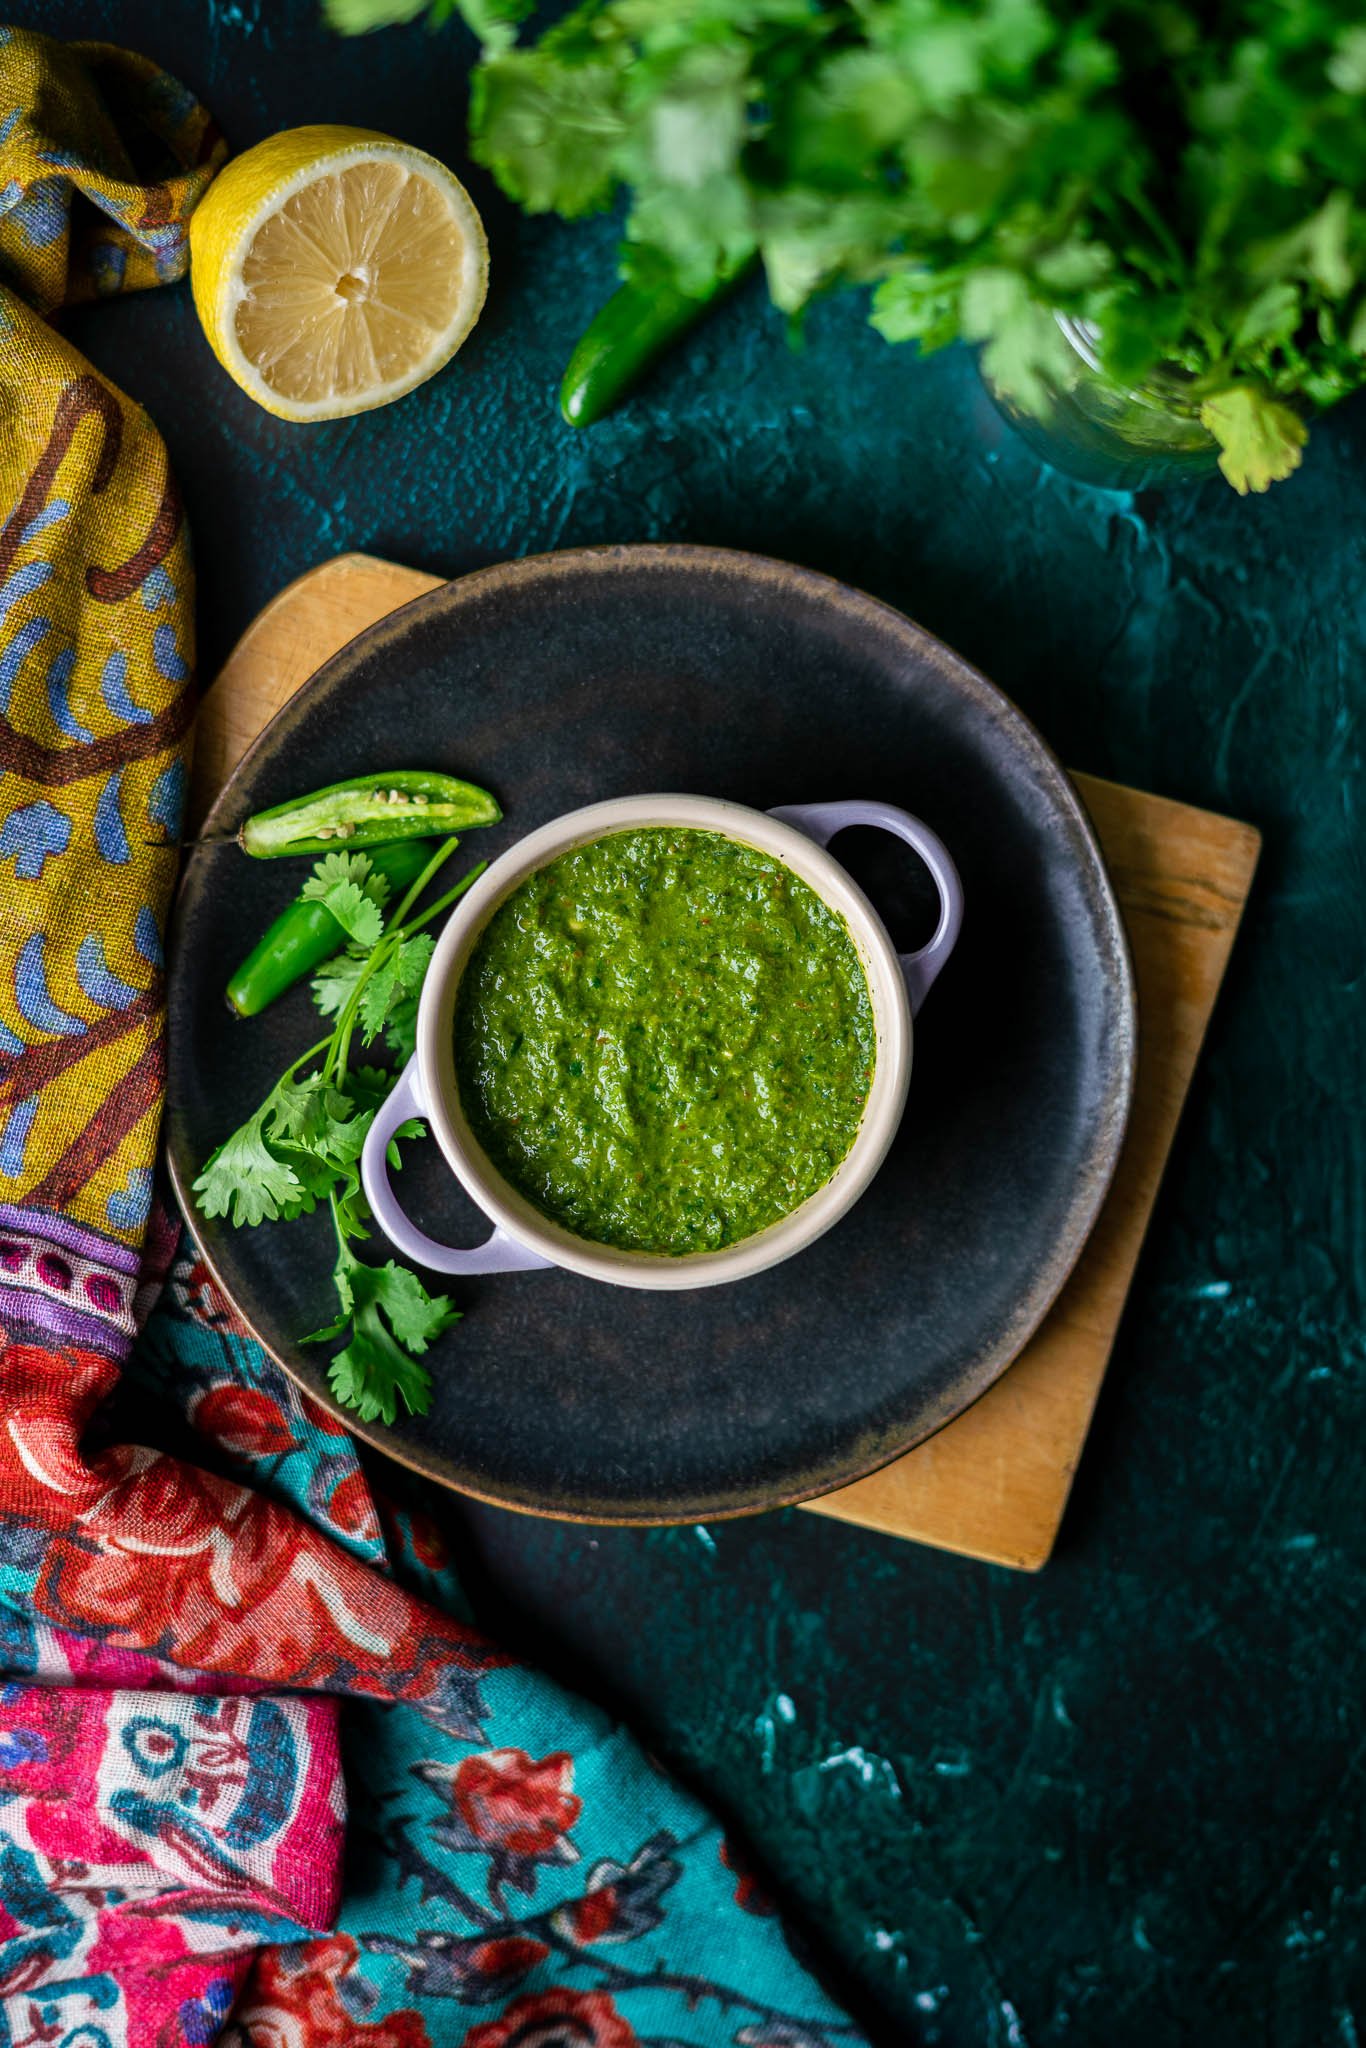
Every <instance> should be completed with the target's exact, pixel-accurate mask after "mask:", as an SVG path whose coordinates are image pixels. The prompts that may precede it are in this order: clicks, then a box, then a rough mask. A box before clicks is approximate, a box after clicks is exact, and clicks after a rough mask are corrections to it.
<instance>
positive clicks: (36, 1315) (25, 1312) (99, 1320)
mask: <svg viewBox="0 0 1366 2048" xmlns="http://www.w3.org/2000/svg"><path fill="white" fill-rule="evenodd" d="M0 1317H3V1318H4V1319H5V1322H6V1324H7V1326H8V1334H9V1336H10V1338H11V1339H13V1338H14V1337H15V1336H18V1335H21V1329H20V1327H19V1326H22V1329H24V1330H29V1331H32V1332H33V1334H34V1335H35V1336H36V1337H52V1336H56V1337H60V1338H61V1340H62V1342H63V1343H64V1344H88V1345H89V1346H90V1348H91V1350H92V1351H103V1352H105V1353H106V1354H107V1356H108V1357H110V1358H124V1357H126V1356H127V1354H128V1352H129V1350H130V1349H131V1347H132V1342H133V1340H132V1338H131V1336H129V1335H128V1333H127V1332H126V1331H124V1330H120V1329H117V1328H116V1327H115V1326H114V1324H112V1323H110V1322H107V1321H106V1320H105V1318H104V1317H103V1316H88V1315H86V1314H85V1312H84V1311H83V1310H82V1309H78V1308H70V1307H68V1305H67V1303H66V1302H64V1301H54V1300H53V1299H52V1296H51V1295H50V1294H38V1293H36V1292H35V1291H34V1290H32V1289H30V1288H27V1287H0Z"/></svg>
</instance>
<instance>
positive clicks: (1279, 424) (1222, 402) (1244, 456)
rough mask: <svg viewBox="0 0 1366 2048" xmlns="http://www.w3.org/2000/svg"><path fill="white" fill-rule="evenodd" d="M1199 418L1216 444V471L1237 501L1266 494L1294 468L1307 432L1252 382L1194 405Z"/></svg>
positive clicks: (1297, 420)
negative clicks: (1220, 471)
mask: <svg viewBox="0 0 1366 2048" xmlns="http://www.w3.org/2000/svg"><path fill="white" fill-rule="evenodd" d="M1200 418H1201V421H1202V423H1203V424H1204V425H1205V426H1206V427H1207V428H1208V429H1209V431H1210V433H1211V434H1213V436H1214V438H1215V440H1216V441H1217V442H1218V443H1219V449H1220V455H1219V467H1220V469H1221V470H1222V471H1223V472H1224V475H1225V476H1226V477H1227V478H1228V480H1229V482H1230V483H1231V484H1232V485H1233V488H1234V490H1235V491H1237V493H1238V495H1239V496H1240V497H1246V496H1247V493H1248V492H1249V491H1265V490H1268V489H1269V488H1270V486H1271V485H1272V484H1274V483H1279V482H1280V481H1281V480H1282V478H1283V477H1287V476H1289V475H1290V473H1291V471H1292V470H1296V469H1298V468H1299V466H1300V451H1301V450H1302V448H1303V447H1304V444H1305V442H1306V441H1307V440H1308V438H1309V430H1308V428H1307V427H1306V426H1305V424H1304V421H1303V420H1302V419H1300V418H1299V416H1298V414H1296V413H1293V412H1291V410H1290V408H1289V406H1285V405H1278V404H1277V403H1276V401H1275V399H1273V398H1271V397H1269V396H1268V395H1267V393H1266V392H1264V391H1262V390H1260V389H1259V388H1258V387H1257V386H1256V385H1255V384H1234V385H1232V386H1231V387H1230V388H1229V389H1228V390H1227V391H1219V392H1216V393H1215V394H1214V396H1213V397H1212V398H1207V399H1206V400H1205V402H1204V404H1203V405H1202V406H1201V407H1200Z"/></svg>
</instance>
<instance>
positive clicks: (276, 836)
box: [237, 768, 503, 860]
mask: <svg viewBox="0 0 1366 2048" xmlns="http://www.w3.org/2000/svg"><path fill="white" fill-rule="evenodd" d="M502 815H503V813H502V812H501V811H500V810H499V808H498V805H497V803H496V802H495V800H494V799H493V798H492V797H491V796H490V795H489V793H488V791H487V790H486V789H478V788H476V786H475V785H474V783H472V782H460V781H458V780H457V779H456V777H455V776H454V775H436V774H432V773H430V772H428V771H427V770H425V769H415V768H396V769H389V770H387V771H386V772H385V773H384V774H382V775H356V776H353V777H352V779H351V781H350V782H333V783H329V785H328V787H327V788H326V789H319V790H315V791H314V792H313V794H312V796H302V797H296V798H295V799H294V800H293V802H291V803H287V804H276V806H275V808H274V809H273V810H269V811H257V812H255V813H254V815H253V816H251V817H250V818H248V819H247V822H246V824H245V825H243V827H242V829H241V831H240V832H239V833H238V835H237V837H238V841H239V843H240V844H241V846H242V848H243V850H244V852H246V853H249V854H251V855H252V856H253V857H254V858H255V859H256V860H276V859H278V858H279V857H280V855H281V854H289V853H331V852H333V851H339V852H349V851H350V850H351V849H353V848H357V849H358V848H361V847H364V848H365V849H366V850H367V851H368V850H369V849H370V848H371V847H372V846H386V845H388V843H389V842H390V841H391V840H394V839H416V838H419V837H420V838H425V839H430V838H431V837H432V836H433V835H434V834H435V835H438V836H440V837H442V838H444V837H446V836H447V835H448V834H449V833H452V832H464V831H466V830H468V828H469V827H470V826H472V825H496V824H497V823H498V820H499V819H500V818H501V817H502Z"/></svg>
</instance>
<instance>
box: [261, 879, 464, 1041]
mask: <svg viewBox="0 0 1366 2048" xmlns="http://www.w3.org/2000/svg"><path fill="white" fill-rule="evenodd" d="M436 851H437V849H436V847H435V846H434V845H433V844H432V842H431V840H429V839H396V840H395V841H394V842H393V844H392V845H391V846H374V847H371V848H370V849H369V858H370V862H371V865H372V867H373V868H374V869H375V871H376V873H378V874H381V875H383V876H384V877H385V878H386V879H387V881H388V883H389V888H390V892H391V895H393V896H402V895H403V893H404V891H405V890H407V889H408V888H410V887H411V885H412V884H413V883H414V882H415V881H416V880H417V879H418V877H419V876H420V875H422V874H423V873H424V871H425V869H426V867H427V864H428V862H429V861H431V859H432V858H433V856H434V854H435V853H436ZM345 944H346V933H345V932H344V931H343V930H342V928H341V926H340V925H339V924H338V923H337V920H336V918H335V917H333V915H332V913H331V911H330V910H329V909H328V908H327V906H326V904H324V903H318V902H316V901H311V900H305V899H304V898H302V897H298V896H296V897H295V899H294V901H293V902H292V903H291V904H289V905H288V907H287V908H286V909H284V910H282V911H281V913H280V915H279V916H278V917H277V918H276V920H275V922H274V924H273V925H272V926H271V927H270V930H269V931H268V932H267V933H266V934H265V936H264V937H263V938H261V939H259V940H258V941H257V943H256V944H255V945H254V946H253V947H252V949H251V951H250V952H249V953H248V955H247V957H246V959H245V960H244V961H243V962H242V965H241V966H240V967H239V968H238V970H237V972H236V974H234V976H233V977H232V980H231V981H230V982H229V983H228V991H227V993H228V1001H229V1003H230V1004H231V1005H232V1007H233V1009H234V1010H236V1012H237V1014H238V1016H239V1017H256V1016H259V1015H260V1013H261V1011H262V1010H264V1009H267V1008H268V1007H269V1006H270V1004H271V1003H273V1002H274V1001H275V999H276V997H277V996H282V995H283V994H284V992H285V990H286V989H288V988H293V986H294V984H295V982H296V981H302V980H303V979H304V977H305V975H309V974H312V972H313V970H314V968H315V967H321V965H322V963H323V961H324V960H330V959H331V958H332V955H333V954H334V953H339V952H340V951H341V949H342V947H343V946H344V945H345Z"/></svg>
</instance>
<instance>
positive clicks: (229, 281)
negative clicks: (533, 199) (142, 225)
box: [190, 127, 489, 420]
mask: <svg viewBox="0 0 1366 2048" xmlns="http://www.w3.org/2000/svg"><path fill="white" fill-rule="evenodd" d="M488 271H489V258H488V242H487V240H486V239H485V236H484V224H483V222H482V221H481V220H480V218H479V215H478V213H477V212H476V211H475V208H474V203H473V201H472V200H471V198H470V196H469V194H468V192H466V190H465V188H464V186H463V185H462V184H461V183H460V180H459V179H458V178H457V177H455V176H454V175H453V174H452V173H451V172H450V171H448V170H447V169H446V167H445V165H444V164H440V163H438V162H437V160H436V158H435V157H432V156H427V155H426V154H425V152H424V151H422V150H420V149H410V148H409V147H408V145H407V144H406V143H403V142H395V141H394V140H393V139H392V138H391V137H390V136H387V135H376V134H374V133H373V132H372V131H371V130H370V129H368V128H339V127H313V128H289V129H286V130H285V132H284V133H283V134H281V135H273V136H271V137H270V139H269V140H268V141H266V142H258V143H257V145H256V147H255V148H254V149H249V150H247V151H245V153H244V154H243V155H241V156H239V157H234V158H233V159H232V161H231V162H230V163H229V164H228V165H227V166H226V167H225V169H223V170H221V171H220V172H219V173H218V176H217V177H216V178H215V179H214V181H213V183H212V184H211V185H210V187H209V189H208V191H207V192H206V194H205V195H204V198H203V199H202V200H201V201H200V203H199V205H198V206H197V207H196V208H195V211H194V213H193V214H192V215H191V216H190V281H191V286H192V289H193V291H194V302H195V307H196V309H197V311H198V313H199V318H200V321H201V322H202V324H203V328H204V332H205V334H206V335H207V336H208V339H209V345H210V347H211V348H212V349H213V352H214V354H215V355H216V356H217V357H218V360H219V362H220V363H222V365H223V367H224V369H225V370H226V371H227V372H228V375H229V376H230V377H232V378H233V379H234V380H235V381H236V382H237V383H238V384H240V385H241V387H242V389H243V390H244V391H246V392H249V393H250V395H251V396H252V397H253V398H254V399H256V400H257V402H258V403H259V404H261V405H263V406H265V407H266V409H267V411H269V412H273V413H276V414H278V416H279V417H280V418H281V419H286V420H332V419H342V418H344V417H346V416H347V415H348V414H351V413H356V412H365V411H368V410H369V408H370V407H372V406H376V405H387V404H388V403H389V401H390V399H393V398H401V397H402V396H403V394H404V392H405V391H411V390H412V389H413V388H414V386H416V385H418V384H421V383H424V382H425V381H426V379H427V378H428V377H430V376H432V375H433V373H434V372H435V371H437V370H439V369H440V368H441V366H442V365H443V363H448V362H449V361H450V359H451V357H452V356H453V355H454V354H455V352H456V350H457V349H458V348H459V346H460V344H461V342H462V341H463V340H464V339H465V337H466V335H467V334H468V333H469V331H470V329H471V328H472V327H473V325H474V323H475V321H476V320H477V319H478V318H479V310H480V308H481V307H482V305H483V303H484V294H485V292H486V290H487V288H488Z"/></svg>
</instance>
